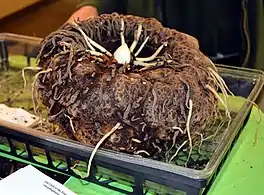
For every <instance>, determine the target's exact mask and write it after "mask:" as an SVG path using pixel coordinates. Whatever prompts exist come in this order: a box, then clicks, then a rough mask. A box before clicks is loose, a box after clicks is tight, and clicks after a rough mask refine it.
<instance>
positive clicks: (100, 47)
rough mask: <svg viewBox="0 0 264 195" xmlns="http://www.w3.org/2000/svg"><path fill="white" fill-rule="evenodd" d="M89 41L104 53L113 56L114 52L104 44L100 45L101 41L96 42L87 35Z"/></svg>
mask: <svg viewBox="0 0 264 195" xmlns="http://www.w3.org/2000/svg"><path fill="white" fill-rule="evenodd" d="M87 39H88V41H89V42H90V43H91V44H92V45H93V46H94V47H96V48H97V49H99V50H100V51H101V52H103V53H104V54H106V55H107V56H108V57H112V54H111V53H110V52H109V51H108V50H106V49H105V48H104V47H103V46H102V45H100V44H99V43H96V42H95V41H94V40H92V39H91V38H90V37H87Z"/></svg>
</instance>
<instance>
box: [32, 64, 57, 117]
mask: <svg viewBox="0 0 264 195" xmlns="http://www.w3.org/2000/svg"><path fill="white" fill-rule="evenodd" d="M51 71H53V70H52V69H51V68H48V69H47V70H42V71H40V72H38V73H37V74H36V75H35V79H34V81H33V83H32V104H33V108H34V112H35V114H38V113H37V108H36V102H35V100H36V99H35V97H36V96H37V95H36V82H37V79H38V77H39V75H41V74H45V73H49V72H51ZM37 101H38V104H39V100H38V98H37Z"/></svg>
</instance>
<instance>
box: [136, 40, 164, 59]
mask: <svg viewBox="0 0 264 195" xmlns="http://www.w3.org/2000/svg"><path fill="white" fill-rule="evenodd" d="M167 45H168V42H165V43H163V44H162V45H161V46H159V48H158V49H157V51H156V52H155V53H154V54H153V55H152V56H150V57H147V58H136V60H137V61H141V62H149V61H152V60H154V59H155V58H156V57H157V56H158V55H159V53H160V52H161V50H162V49H163V48H164V47H166V46H167Z"/></svg>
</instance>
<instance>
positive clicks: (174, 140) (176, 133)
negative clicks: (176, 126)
mask: <svg viewBox="0 0 264 195" xmlns="http://www.w3.org/2000/svg"><path fill="white" fill-rule="evenodd" d="M178 135H179V131H175V132H174V135H173V138H172V145H171V147H170V149H169V150H168V151H167V152H166V154H165V156H166V161H168V157H169V155H170V151H171V150H172V148H173V147H174V146H175V143H176V138H177V136H178Z"/></svg>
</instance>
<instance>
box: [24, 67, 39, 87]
mask: <svg viewBox="0 0 264 195" xmlns="http://www.w3.org/2000/svg"><path fill="white" fill-rule="evenodd" d="M25 70H42V68H40V67H35V68H34V67H26V68H23V69H22V78H23V81H24V90H26V87H27V80H26V77H25Z"/></svg>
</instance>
